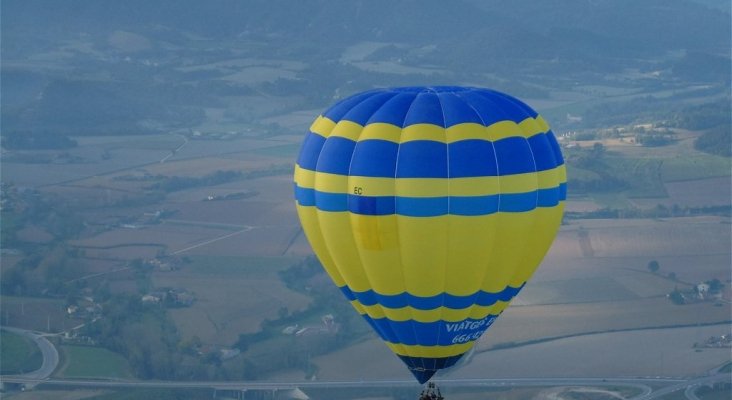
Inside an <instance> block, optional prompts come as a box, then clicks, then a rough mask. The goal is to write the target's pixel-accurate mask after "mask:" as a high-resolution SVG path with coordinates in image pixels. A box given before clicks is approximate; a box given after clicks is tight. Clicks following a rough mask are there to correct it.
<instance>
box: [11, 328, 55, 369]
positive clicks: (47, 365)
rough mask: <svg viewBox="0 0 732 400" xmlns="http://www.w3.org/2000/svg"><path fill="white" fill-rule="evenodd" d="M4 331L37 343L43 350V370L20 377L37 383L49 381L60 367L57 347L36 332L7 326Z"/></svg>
mask: <svg viewBox="0 0 732 400" xmlns="http://www.w3.org/2000/svg"><path fill="white" fill-rule="evenodd" d="M2 329H4V330H6V331H8V332H12V333H15V334H18V335H21V336H25V337H27V338H28V339H30V340H32V341H33V342H35V343H36V345H38V348H39V349H40V350H41V355H42V356H43V364H41V368H39V369H37V370H35V371H33V372H29V373H27V374H23V375H21V376H20V377H22V378H25V379H29V380H31V381H35V382H39V381H43V380H45V379H48V377H50V376H51V374H52V373H53V371H54V370H55V369H56V367H57V366H58V351H57V350H56V347H55V346H54V345H53V344H52V343H51V342H49V341H48V339H46V338H45V337H44V336H43V335H41V334H38V333H36V332H32V331H27V330H25V329H19V328H11V327H7V326H4V327H2ZM0 380H2V381H5V377H0Z"/></svg>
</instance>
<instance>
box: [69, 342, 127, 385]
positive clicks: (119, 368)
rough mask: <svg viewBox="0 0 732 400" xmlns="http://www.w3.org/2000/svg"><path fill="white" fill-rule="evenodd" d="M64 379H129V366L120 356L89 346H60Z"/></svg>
mask: <svg viewBox="0 0 732 400" xmlns="http://www.w3.org/2000/svg"><path fill="white" fill-rule="evenodd" d="M61 351H62V352H63V357H64V359H65V365H64V366H63V368H62V370H61V373H60V375H61V376H62V377H64V378H131V377H132V374H131V373H130V368H129V364H128V363H127V360H125V359H124V358H123V357H122V356H121V355H119V354H117V353H114V352H112V351H109V350H107V349H103V348H100V347H90V346H61Z"/></svg>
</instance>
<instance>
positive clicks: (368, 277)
mask: <svg viewBox="0 0 732 400" xmlns="http://www.w3.org/2000/svg"><path fill="white" fill-rule="evenodd" d="M379 93H380V92H379ZM397 95H398V94H396V93H395V94H394V95H393V96H391V97H389V98H388V99H386V100H385V101H384V102H383V103H381V105H380V106H379V107H378V108H377V109H376V110H375V111H374V112H373V113H372V114H371V115H373V114H374V113H376V112H377V111H378V110H380V109H381V108H382V107H384V105H385V104H386V103H388V102H389V101H390V100H391V99H393V98H394V97H396V96H397ZM369 98H371V97H367V99H369ZM359 104H361V103H360V102H359V103H358V104H355V105H354V106H353V107H357V106H358V105H359ZM353 107H352V109H353ZM349 111H350V110H349ZM349 111H346V113H345V114H344V115H346V114H348V112H349ZM369 118H370V117H369ZM367 124H368V121H367V122H365V123H364V125H363V126H361V129H360V130H359V131H358V135H357V137H356V140H355V142H356V145H355V146H354V148H353V153H351V159H350V160H349V162H348V177H350V176H351V168H352V166H353V158H354V156H355V154H356V148H357V147H358V139H359V138H360V137H361V135H362V134H363V130H364V128H365V127H366V125H367ZM346 212H347V213H348V214H349V217H348V224H349V226H350V227H351V232H353V222H352V221H353V220H352V219H351V217H352V215H353V213H351V212H350V210H346ZM354 244H355V247H356V252H357V253H358V258H359V260H360V262H361V268H362V269H363V275H364V277H365V278H366V282H367V283H368V287H369V288H370V290H371V291H372V292H373V293H376V291H374V285H373V283H372V282H373V281H372V280H371V277H370V276H369V273H368V268H367V267H366V263H365V262H364V258H363V253H362V252H361V249H360V247H359V246H358V244H357V243H355V235H354ZM377 305H378V306H379V307H380V308H381V309H382V310H383V309H384V307H383V306H382V305H381V304H380V303H377ZM364 311H366V315H367V316H369V317H370V318H371V316H370V315H369V313H368V312H369V311H368V309H365V310H364ZM384 325H385V326H384V327H383V328H386V329H389V333H391V335H386V334H381V332H380V331H381V329H377V332H378V333H380V336H382V338H383V339H385V340H386V339H387V338H388V337H396V336H397V335H396V333H395V332H394V331H393V330H392V329H391V326H390V325H389V324H384ZM398 347H400V348H402V349H403V345H402V344H398Z"/></svg>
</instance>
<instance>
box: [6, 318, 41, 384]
mask: <svg viewBox="0 0 732 400" xmlns="http://www.w3.org/2000/svg"><path fill="white" fill-rule="evenodd" d="M0 354H2V363H1V364H2V365H0V374H3V375H5V374H20V373H24V372H31V371H35V370H37V369H39V368H41V364H42V363H43V356H42V355H41V352H40V351H38V346H37V345H36V344H35V343H33V341H31V340H29V339H27V338H25V337H23V336H21V335H18V334H16V333H12V332H8V331H6V330H4V329H3V330H0Z"/></svg>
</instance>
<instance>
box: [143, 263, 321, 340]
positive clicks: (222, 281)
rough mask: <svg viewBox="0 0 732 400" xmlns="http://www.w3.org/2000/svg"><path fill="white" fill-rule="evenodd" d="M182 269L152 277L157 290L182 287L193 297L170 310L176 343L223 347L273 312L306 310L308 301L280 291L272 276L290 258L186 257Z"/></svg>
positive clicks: (250, 329)
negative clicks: (177, 337)
mask: <svg viewBox="0 0 732 400" xmlns="http://www.w3.org/2000/svg"><path fill="white" fill-rule="evenodd" d="M190 259H191V262H190V264H187V265H186V266H185V267H184V268H183V269H181V270H179V271H173V272H167V273H163V272H159V273H155V274H154V277H153V282H154V284H155V286H157V287H183V288H186V289H188V290H189V291H191V292H193V293H194V295H195V296H196V301H195V303H194V304H193V305H192V306H191V307H186V308H177V309H172V310H170V315H171V316H172V318H173V320H174V321H175V323H176V326H177V327H178V330H179V332H180V334H181V336H182V339H184V340H186V339H190V338H192V337H193V336H198V337H199V338H200V339H201V340H202V341H203V342H204V343H212V344H218V345H222V346H228V345H231V344H232V343H234V342H236V340H237V338H238V336H239V334H242V333H253V332H256V331H258V330H259V328H260V324H261V322H262V321H263V320H264V319H270V320H272V319H276V318H277V315H278V311H279V310H280V309H281V308H283V307H286V308H287V309H288V311H289V312H293V311H298V310H302V309H305V308H307V306H308V304H309V303H310V299H309V298H308V297H306V296H304V295H302V294H299V293H296V292H293V291H291V290H289V289H288V288H286V287H285V286H284V285H283V284H282V282H281V281H280V280H279V278H278V275H277V273H278V272H279V271H281V270H282V269H284V268H287V267H289V266H290V265H291V264H292V263H293V262H294V259H293V258H291V257H271V256H270V257H252V256H249V257H234V256H214V255H208V256H190Z"/></svg>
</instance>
